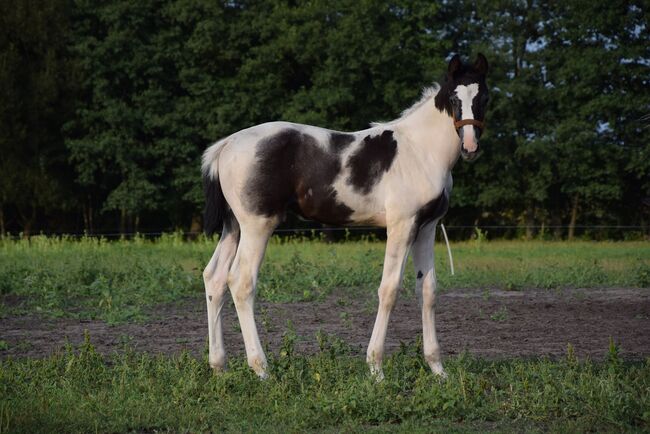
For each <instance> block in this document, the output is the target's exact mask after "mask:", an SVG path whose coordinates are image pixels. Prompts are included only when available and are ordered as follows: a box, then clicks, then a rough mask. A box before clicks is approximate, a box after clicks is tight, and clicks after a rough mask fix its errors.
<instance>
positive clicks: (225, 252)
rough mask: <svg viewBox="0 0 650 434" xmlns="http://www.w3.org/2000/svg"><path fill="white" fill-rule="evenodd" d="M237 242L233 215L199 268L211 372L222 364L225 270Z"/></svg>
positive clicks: (220, 369)
mask: <svg viewBox="0 0 650 434" xmlns="http://www.w3.org/2000/svg"><path fill="white" fill-rule="evenodd" d="M238 242H239V224H238V223H237V221H236V220H235V219H234V218H230V219H229V220H227V222H226V224H224V230H223V233H222V236H221V239H220V240H219V244H218V245H217V248H216V249H215V251H214V254H213V255H212V258H211V259H210V262H208V265H207V266H206V267H205V270H203V283H204V284H205V299H206V303H207V305H208V345H209V348H210V350H209V352H210V354H209V358H208V360H209V363H210V366H211V367H212V369H213V370H214V371H215V372H219V371H222V370H223V369H225V367H226V349H225V348H224V345H223V330H222V328H221V309H222V308H223V304H224V301H225V300H224V295H225V293H226V290H227V288H228V286H227V282H228V270H230V266H231V265H232V261H233V259H234V258H235V253H236V252H237V243H238Z"/></svg>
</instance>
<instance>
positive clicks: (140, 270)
mask: <svg viewBox="0 0 650 434" xmlns="http://www.w3.org/2000/svg"><path fill="white" fill-rule="evenodd" d="M215 244H216V242H215V241H214V240H211V239H205V238H203V239H200V240H199V241H195V242H184V241H183V240H182V239H181V238H180V237H179V236H177V235H173V234H172V235H165V236H163V237H161V238H160V239H158V240H156V241H147V240H144V239H142V238H136V239H135V240H132V241H115V242H109V241H106V240H97V239H90V238H85V239H81V240H70V239H66V238H46V237H33V238H31V239H30V240H17V241H14V240H8V239H1V240H0V294H1V295H2V296H3V297H2V299H1V300H2V303H1V304H0V316H2V315H7V314H20V313H28V312H29V313H31V312H39V313H41V314H43V315H46V316H52V317H71V318H79V319H90V318H100V319H104V320H106V321H108V322H113V323H114V322H123V321H139V320H143V319H145V317H146V315H145V312H146V310H147V307H149V306H153V305H155V304H158V303H168V302H173V301H176V300H179V299H182V298H185V297H200V296H202V294H203V282H202V278H201V270H202V268H203V266H204V265H205V264H206V263H207V261H208V260H209V258H210V256H211V254H212V251H213V249H214V247H215ZM383 251H384V243H383V242H379V241H373V240H365V241H355V242H346V243H337V244H329V243H326V242H324V241H319V240H316V241H309V240H305V239H300V238H293V239H288V240H287V239H284V240H283V239H280V238H274V239H273V240H272V241H271V243H270V245H269V248H268V250H267V254H266V259H265V261H264V264H263V266H262V270H261V273H260V279H259V287H258V289H259V297H260V298H261V299H265V300H269V301H309V300H313V299H318V298H320V297H323V296H325V295H327V294H329V293H330V292H331V291H332V290H334V289H338V290H339V291H344V292H345V291H350V292H352V291H355V292H358V291H362V292H366V293H372V294H374V292H375V291H376V288H377V286H378V285H379V280H380V277H381V267H382V264H383ZM452 251H453V254H454V260H455V265H456V275H455V276H451V275H450V274H449V266H448V262H447V256H446V251H445V250H444V246H443V245H441V244H440V243H439V244H437V246H436V267H437V268H436V270H437V274H438V279H439V287H440V289H441V290H443V291H444V290H446V289H449V288H497V289H505V290H525V289H526V288H531V287H535V288H549V289H550V288H554V289H555V288H567V287H580V288H597V287H614V286H616V287H641V288H645V287H648V286H650V244H649V243H647V242H571V243H568V242H544V241H534V242H523V241H490V242H486V241H484V240H482V239H479V240H477V241H469V242H461V243H454V244H452ZM414 282H415V273H414V272H413V270H412V267H411V265H410V264H409V265H408V266H407V268H406V274H405V282H404V285H405V286H406V287H413V286H414V284H415V283H414Z"/></svg>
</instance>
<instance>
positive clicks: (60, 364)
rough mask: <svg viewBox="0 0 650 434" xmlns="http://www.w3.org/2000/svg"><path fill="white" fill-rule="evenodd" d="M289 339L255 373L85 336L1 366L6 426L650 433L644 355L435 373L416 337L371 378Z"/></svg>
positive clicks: (344, 359)
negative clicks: (115, 347)
mask: <svg viewBox="0 0 650 434" xmlns="http://www.w3.org/2000/svg"><path fill="white" fill-rule="evenodd" d="M294 340H295V337H293V336H291V335H287V336H285V339H284V344H283V349H282V350H281V351H280V353H279V354H280V355H279V356H272V358H271V359H270V373H271V376H270V379H268V380H267V381H259V380H258V379H257V377H255V376H254V374H252V372H251V370H250V369H249V368H248V367H247V366H245V363H244V361H243V360H234V361H233V362H231V365H230V370H229V371H227V372H226V373H224V374H222V375H219V376H214V375H212V374H211V372H210V371H209V368H208V365H207V363H206V361H205V360H197V359H196V358H194V357H192V356H190V355H188V354H182V355H180V356H176V357H166V356H151V355H147V354H136V353H134V352H129V351H127V352H124V353H122V354H119V355H117V354H116V355H114V356H113V357H112V358H110V359H104V358H103V357H102V356H100V355H99V354H98V353H97V352H96V351H95V349H94V348H93V346H92V345H91V344H90V341H89V339H88V338H87V340H86V342H85V343H84V344H82V345H81V346H80V348H78V349H77V350H73V349H72V348H70V347H68V348H67V350H65V351H62V352H61V353H60V354H57V355H54V356H51V357H49V358H47V359H43V360H22V361H14V360H4V361H2V362H0V433H4V432H28V433H36V432H127V431H129V432H168V431H171V432H208V431H211V432H221V431H236V432H241V431H246V432H304V431H308V430H309V431H312V430H317V431H324V432H329V431H331V432H340V431H346V432H356V431H358V432H361V431H368V430H373V431H376V432H387V431H390V432H393V431H402V432H470V431H499V432H510V431H516V432H521V431H539V432H547V431H565V432H576V431H592V432H593V431H596V432H599V431H601V432H602V431H628V430H629V431H642V430H648V429H650V359H648V360H646V361H645V363H642V362H637V363H631V362H624V361H622V360H620V359H619V358H618V355H617V349H616V347H615V346H613V345H612V346H611V347H610V349H609V357H608V359H607V361H606V362H603V363H599V364H595V363H592V362H589V361H578V360H576V359H575V357H573V355H572V351H571V348H569V350H568V355H567V357H566V359H564V360H561V361H556V362H551V361H549V360H546V359H536V360H518V359H514V360H505V361H485V360H480V359H475V358H472V357H470V356H468V355H460V356H458V357H454V358H449V359H447V360H446V369H447V372H448V374H449V377H448V379H447V380H446V381H440V380H439V379H438V378H437V377H434V376H433V375H432V374H431V373H430V371H429V370H428V368H427V367H426V366H425V365H424V362H423V361H422V357H420V348H419V345H418V344H415V345H411V346H404V347H402V348H401V350H400V351H399V352H398V353H396V354H394V355H392V356H390V357H389V358H388V359H387V360H386V361H385V373H386V379H385V380H384V381H383V382H382V383H380V384H376V383H375V382H374V381H373V380H372V379H371V378H370V377H369V376H368V373H367V367H366V366H365V364H364V363H363V361H362V360H361V359H359V358H351V357H348V356H347V354H348V353H347V351H348V350H347V349H346V347H345V345H344V344H341V343H340V342H339V341H337V340H336V339H332V338H331V337H328V336H325V337H323V336H321V337H320V342H321V351H320V353H318V354H316V355H313V356H301V355H297V354H295V353H294V351H293V342H294Z"/></svg>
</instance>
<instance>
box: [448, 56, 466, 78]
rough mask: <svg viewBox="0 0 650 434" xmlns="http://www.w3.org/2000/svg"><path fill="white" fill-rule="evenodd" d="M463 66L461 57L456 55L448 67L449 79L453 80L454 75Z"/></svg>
mask: <svg viewBox="0 0 650 434" xmlns="http://www.w3.org/2000/svg"><path fill="white" fill-rule="evenodd" d="M461 66H463V62H462V61H461V60H460V56H459V55H458V54H455V55H454V57H452V58H451V60H450V61H449V65H448V66H447V77H449V79H453V78H454V74H455V73H456V72H458V71H459V70H460V67H461Z"/></svg>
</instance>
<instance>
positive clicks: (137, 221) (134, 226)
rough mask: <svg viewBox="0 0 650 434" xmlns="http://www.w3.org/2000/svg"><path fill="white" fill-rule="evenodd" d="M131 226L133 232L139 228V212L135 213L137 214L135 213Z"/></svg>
mask: <svg viewBox="0 0 650 434" xmlns="http://www.w3.org/2000/svg"><path fill="white" fill-rule="evenodd" d="M133 228H134V231H133V232H135V233H137V232H138V230H140V213H137V214H136V215H135V220H134V223H133Z"/></svg>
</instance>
